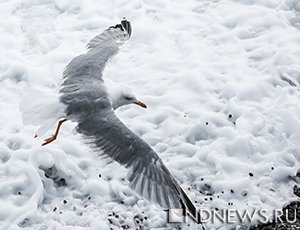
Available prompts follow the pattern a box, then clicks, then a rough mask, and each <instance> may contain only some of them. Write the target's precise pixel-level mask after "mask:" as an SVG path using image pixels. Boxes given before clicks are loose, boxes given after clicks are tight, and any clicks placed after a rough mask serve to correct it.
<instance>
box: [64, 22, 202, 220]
mask: <svg viewBox="0 0 300 230" xmlns="http://www.w3.org/2000/svg"><path fill="white" fill-rule="evenodd" d="M130 35H131V25H130V23H129V22H128V21H126V20H123V21H122V22H121V24H118V25H116V26H113V27H110V28H108V29H107V30H105V31H104V32H103V33H101V34H100V35H98V36H96V37H95V38H94V39H92V40H91V41H90V42H89V44H88V49H89V50H88V52H87V53H85V54H82V55H80V56H78V57H75V58H74V59H73V60H72V61H71V62H70V63H69V64H68V65H67V67H66V70H65V71H64V74H63V77H64V80H63V83H62V85H61V90H60V102H61V103H62V104H63V105H64V108H65V111H64V113H65V114H66V116H67V117H68V118H70V119H72V120H73V121H75V122H77V131H78V132H79V133H80V134H82V135H83V136H84V138H85V139H86V140H87V141H88V143H90V144H91V146H92V148H94V149H95V151H97V152H99V154H101V155H106V156H108V157H110V158H111V159H113V160H115V161H117V162H118V163H120V164H121V165H123V166H125V167H126V168H128V169H129V174H128V180H129V185H130V187H131V188H132V189H133V190H135V191H136V192H138V193H139V194H141V195H142V196H144V197H145V198H147V199H149V200H150V201H153V202H156V203H158V204H159V205H160V206H162V207H163V208H183V209H187V210H188V211H189V212H190V213H192V214H193V215H194V216H197V215H198V214H197V211H196V208H195V206H194V205H193V204H192V202H191V201H190V200H189V198H188V197H187V195H186V194H185V193H184V191H183V190H182V188H181V187H180V186H179V184H178V183H177V182H176V180H175V179H174V177H173V176H172V175H171V173H170V171H169V170H168V169H167V168H166V166H165V165H164V163H163V162H162V160H161V159H160V158H159V156H158V155H157V154H156V152H155V151H154V150H153V149H152V148H151V147H150V146H149V145H148V144H147V143H146V142H145V141H143V140H142V139H141V138H140V137H138V136H137V135H136V134H134V133H133V132H132V131H131V130H129V129H128V128H127V127H126V126H125V125H124V124H123V123H122V122H121V121H120V120H119V119H118V118H117V116H116V115H115V113H114V109H115V108H117V107H119V106H121V105H124V104H130V103H135V104H138V103H141V102H139V101H137V100H136V98H135V97H134V96H126V95H125V96H124V95H123V94H122V93H121V94H120V95H119V96H121V97H122V99H117V100H116V101H115V102H113V100H112V99H111V97H110V96H109V93H108V90H107V88H106V86H105V85H104V80H103V78H102V72H103V69H104V67H105V64H106V63H107V61H108V60H109V59H110V58H111V57H112V56H114V55H115V54H116V53H117V52H118V50H119V48H120V46H121V45H122V44H123V43H124V42H125V41H126V40H127V39H128V38H129V37H130ZM115 98H117V97H116V96H115ZM122 100H123V101H122ZM139 105H141V106H142V105H143V104H139Z"/></svg>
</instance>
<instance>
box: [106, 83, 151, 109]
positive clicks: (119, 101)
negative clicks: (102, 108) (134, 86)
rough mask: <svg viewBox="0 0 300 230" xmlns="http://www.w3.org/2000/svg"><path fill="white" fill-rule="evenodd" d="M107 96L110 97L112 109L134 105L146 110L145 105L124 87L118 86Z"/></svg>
mask: <svg viewBox="0 0 300 230" xmlns="http://www.w3.org/2000/svg"><path fill="white" fill-rule="evenodd" d="M109 94H110V96H111V101H112V107H113V109H117V108H118V107H120V106H123V105H129V104H136V105H138V106H141V107H143V108H147V106H146V104H145V103H143V102H142V101H140V100H138V99H137V98H136V96H135V95H134V94H133V93H132V92H131V90H130V89H129V88H128V87H126V86H123V85H119V86H118V87H114V89H113V90H111V91H110V92H109Z"/></svg>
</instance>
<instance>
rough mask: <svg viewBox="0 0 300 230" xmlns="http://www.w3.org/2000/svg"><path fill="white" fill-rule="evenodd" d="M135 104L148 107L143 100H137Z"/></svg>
mask: <svg viewBox="0 0 300 230" xmlns="http://www.w3.org/2000/svg"><path fill="white" fill-rule="evenodd" d="M133 103H134V104H136V105H139V106H141V107H143V108H145V109H146V108H147V105H146V104H145V103H144V102H141V101H137V102H133Z"/></svg>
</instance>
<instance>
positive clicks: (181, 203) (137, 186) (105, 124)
mask: <svg viewBox="0 0 300 230" xmlns="http://www.w3.org/2000/svg"><path fill="white" fill-rule="evenodd" d="M77 129H78V132H79V133H81V134H83V135H84V136H85V137H86V138H87V140H88V143H90V144H91V146H92V147H93V148H94V149H96V150H97V151H98V152H100V154H102V155H105V156H108V157H110V158H111V159H113V160H115V161H117V162H118V163H120V164H121V165H124V166H125V167H126V168H129V173H128V180H129V182H130V187H131V188H132V189H133V190H135V191H136V192H138V193H139V194H141V195H142V196H143V197H145V198H147V199H149V200H150V201H153V202H156V203H158V204H159V205H160V206H162V207H163V208H183V209H188V210H189V212H190V213H192V214H195V216H196V208H195V207H194V205H193V204H192V202H191V201H190V200H189V198H188V197H187V195H186V194H185V192H184V191H183V190H182V188H181V187H180V186H179V185H178V183H177V182H176V180H175V179H174V178H173V176H172V175H171V173H170V172H169V170H168V169H167V168H166V166H165V165H164V163H163V162H162V160H161V159H160V158H159V156H158V155H157V154H156V152H155V151H154V150H153V149H152V148H151V147H150V146H149V145H148V144H147V143H146V142H145V141H143V140H142V139H141V138H140V137H138V136H137V135H136V134H134V133H133V132H132V131H131V130H129V129H128V128H127V127H126V126H125V125H124V124H123V123H122V122H121V121H120V120H119V119H118V118H117V117H116V115H115V113H114V111H113V110H112V109H109V110H108V109H105V110H102V109H94V110H92V111H89V112H86V113H85V116H84V118H82V119H80V120H78V126H77ZM99 150H100V151H99Z"/></svg>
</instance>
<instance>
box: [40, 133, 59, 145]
mask: <svg viewBox="0 0 300 230" xmlns="http://www.w3.org/2000/svg"><path fill="white" fill-rule="evenodd" d="M55 139H56V136H55V135H53V136H51V137H49V138H47V139H45V140H44V143H43V144H42V146H44V145H48V144H50V143H51V142H52V141H54V140H55Z"/></svg>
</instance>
